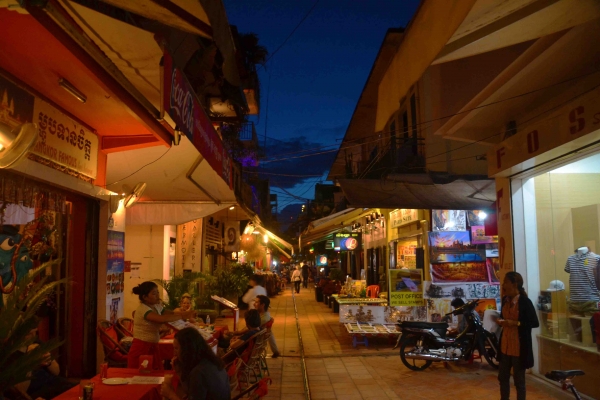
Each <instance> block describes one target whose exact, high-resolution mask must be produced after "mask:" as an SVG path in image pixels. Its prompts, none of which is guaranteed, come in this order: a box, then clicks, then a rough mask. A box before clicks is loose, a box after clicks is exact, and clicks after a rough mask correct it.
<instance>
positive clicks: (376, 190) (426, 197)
mask: <svg viewBox="0 0 600 400" xmlns="http://www.w3.org/2000/svg"><path fill="white" fill-rule="evenodd" d="M338 182H339V184H340V186H341V187H342V191H343V192H344V194H345V195H346V199H347V200H348V203H349V204H350V205H352V206H353V207H371V208H377V207H379V208H391V209H395V208H416V209H442V210H446V209H450V210H480V209H487V208H490V207H491V206H492V203H493V202H494V201H496V186H495V183H494V180H493V179H487V178H484V177H481V176H470V177H465V176H461V177H459V176H455V177H439V176H438V177H436V176H431V175H427V174H418V175H417V174H414V175H393V176H388V179H386V180H385V181H382V180H379V179H340V180H338Z"/></svg>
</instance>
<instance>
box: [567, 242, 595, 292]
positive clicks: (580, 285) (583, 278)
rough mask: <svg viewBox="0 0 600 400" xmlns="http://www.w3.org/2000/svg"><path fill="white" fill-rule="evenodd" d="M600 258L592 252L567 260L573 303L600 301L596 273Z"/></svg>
mask: <svg viewBox="0 0 600 400" xmlns="http://www.w3.org/2000/svg"><path fill="white" fill-rule="evenodd" d="M599 261H600V256H599V255H598V254H595V253H593V252H591V251H588V252H587V253H585V254H579V253H577V254H573V255H571V256H569V258H568V259H567V263H566V265H565V272H568V273H569V288H570V296H569V297H570V301H571V302H574V303H576V302H587V301H595V302H598V301H600V297H599V296H598V287H597V286H596V281H595V276H594V272H595V270H596V268H597V267H598V264H599Z"/></svg>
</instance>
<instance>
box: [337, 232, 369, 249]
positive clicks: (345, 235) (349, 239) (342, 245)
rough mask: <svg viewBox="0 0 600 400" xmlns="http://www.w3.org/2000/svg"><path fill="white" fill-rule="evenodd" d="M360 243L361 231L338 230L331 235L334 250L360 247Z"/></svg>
mask: <svg viewBox="0 0 600 400" xmlns="http://www.w3.org/2000/svg"><path fill="white" fill-rule="evenodd" d="M361 244H362V233H358V232H339V233H336V234H335V235H334V236H333V245H334V249H335V250H340V251H352V250H356V249H360V246H361Z"/></svg>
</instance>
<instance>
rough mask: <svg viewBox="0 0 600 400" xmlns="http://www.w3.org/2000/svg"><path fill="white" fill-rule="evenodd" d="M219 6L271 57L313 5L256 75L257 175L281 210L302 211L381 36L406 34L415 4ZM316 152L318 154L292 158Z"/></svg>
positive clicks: (361, 1)
mask: <svg viewBox="0 0 600 400" xmlns="http://www.w3.org/2000/svg"><path fill="white" fill-rule="evenodd" d="M224 4H225V9H226V11H227V16H228V18H229V23H230V24H232V25H236V26H237V27H238V30H239V32H240V33H249V32H254V33H256V34H257V35H258V37H259V39H260V43H261V44H262V45H263V46H265V47H266V48H267V49H268V50H269V53H270V56H271V55H272V54H273V52H274V51H275V50H276V49H277V48H278V47H279V46H280V45H281V44H282V43H283V42H284V40H285V39H286V37H288V35H289V34H290V33H291V32H292V30H293V29H294V28H295V27H296V26H297V25H298V23H299V22H300V21H301V20H302V18H303V17H304V16H305V15H306V14H307V12H308V11H309V10H310V9H311V7H313V5H315V4H316V6H315V7H314V9H313V10H312V12H311V13H310V14H309V16H308V17H307V18H306V20H305V21H304V22H303V23H302V25H301V26H300V27H299V28H298V29H297V30H296V31H295V33H294V35H293V36H292V37H291V38H290V39H289V40H288V41H287V42H286V43H285V45H284V46H283V47H281V48H280V49H279V50H278V51H277V53H276V54H275V55H274V56H273V57H272V58H271V59H270V60H269V61H268V63H267V66H266V68H261V70H260V72H259V76H260V79H261V112H260V118H259V120H258V123H257V133H258V134H259V139H260V140H261V145H264V143H265V136H264V134H265V126H266V136H267V140H266V156H267V158H266V160H262V161H261V170H262V171H264V172H265V175H264V177H268V178H269V179H270V183H271V192H272V193H277V194H278V196H279V209H280V210H282V209H283V208H284V207H285V206H286V205H287V204H293V203H301V202H302V200H300V199H299V198H313V197H314V184H315V183H318V182H319V181H323V182H324V180H325V178H326V176H327V172H328V169H329V167H330V166H331V163H332V162H333V158H334V157H335V154H336V151H337V148H338V147H339V145H340V142H341V140H342V138H343V137H344V133H345V131H346V128H347V126H348V123H349V121H350V118H351V116H352V113H353V111H354V108H355V106H356V103H357V101H358V98H359V96H360V93H361V91H362V89H363V86H364V84H365V81H366V79H367V76H368V75H369V72H370V70H371V67H372V65H373V62H374V60H375V57H376V55H377V52H378V51H379V47H380V45H381V42H382V41H383V38H384V35H385V32H386V31H387V29H388V28H397V27H405V26H406V25H407V24H408V22H409V21H410V18H411V17H412V15H413V14H414V13H415V11H416V9H417V6H418V4H419V1H418V0H369V1H367V0H350V1H342V0H294V1H292V0H279V1H274V0H253V1H242V0H224ZM302 151H304V153H302ZM317 152H322V153H323V154H319V155H315V156H310V157H299V156H302V155H304V154H307V153H317ZM282 159H284V160H282ZM275 160H280V161H275ZM275 174H278V175H275ZM282 175H293V176H282ZM285 191H287V192H289V193H291V194H293V195H295V196H297V198H295V197H292V196H290V194H288V193H286V192H285Z"/></svg>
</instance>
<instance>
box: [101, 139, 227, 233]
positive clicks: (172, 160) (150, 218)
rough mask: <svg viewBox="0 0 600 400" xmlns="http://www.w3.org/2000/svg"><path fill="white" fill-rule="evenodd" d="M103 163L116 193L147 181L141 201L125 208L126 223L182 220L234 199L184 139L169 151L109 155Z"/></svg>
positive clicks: (161, 149)
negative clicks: (105, 164) (105, 162)
mask: <svg viewBox="0 0 600 400" xmlns="http://www.w3.org/2000/svg"><path fill="white" fill-rule="evenodd" d="M107 165H108V166H107V171H106V181H107V183H108V184H107V189H109V190H112V191H113V192H115V193H128V192H129V191H131V190H132V189H133V187H135V185H136V184H137V183H139V182H145V183H146V184H147V188H146V190H145V191H144V193H143V194H142V196H141V198H140V200H139V201H138V202H137V203H135V205H133V206H132V207H130V208H128V209H127V213H126V215H127V224H134V225H150V224H154V225H175V224H182V223H184V222H188V221H191V220H193V219H196V218H202V217H205V216H208V215H210V214H213V213H215V212H217V211H219V210H221V209H223V208H226V207H230V206H231V205H235V204H236V203H237V201H236V198H235V194H234V192H233V190H231V189H230V188H229V186H228V185H227V183H225V181H223V179H221V177H220V176H219V175H218V174H217V173H216V172H215V171H214V170H213V169H212V167H211V166H210V165H209V164H208V163H207V162H206V161H205V160H204V159H203V157H202V156H201V155H200V153H199V152H198V150H196V148H195V147H194V146H193V145H192V144H191V143H190V141H189V140H188V139H187V138H185V137H182V138H181V142H180V144H179V146H173V147H171V148H169V149H165V148H164V147H162V146H161V147H150V148H145V149H137V150H130V151H123V152H119V153H111V154H109V155H108V161H107Z"/></svg>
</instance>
